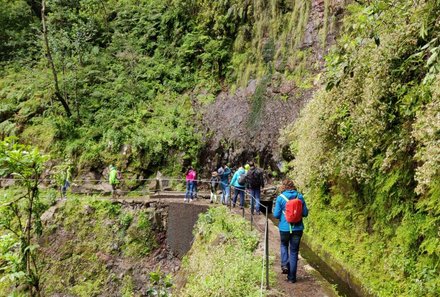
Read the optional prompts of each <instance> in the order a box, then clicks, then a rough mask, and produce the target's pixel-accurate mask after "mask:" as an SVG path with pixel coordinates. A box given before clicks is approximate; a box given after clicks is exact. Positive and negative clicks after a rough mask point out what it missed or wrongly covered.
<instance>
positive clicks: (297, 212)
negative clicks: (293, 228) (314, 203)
mask: <svg viewBox="0 0 440 297" xmlns="http://www.w3.org/2000/svg"><path fill="white" fill-rule="evenodd" d="M280 196H281V197H283V198H284V200H286V210H285V211H284V215H285V216H286V221H287V222H288V223H290V224H296V223H299V222H301V220H302V209H303V204H302V201H301V200H300V199H299V198H298V194H296V197H295V198H293V199H291V200H289V199H288V198H287V197H286V196H284V195H283V194H280Z"/></svg>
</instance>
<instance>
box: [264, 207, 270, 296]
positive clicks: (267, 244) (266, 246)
mask: <svg viewBox="0 0 440 297" xmlns="http://www.w3.org/2000/svg"><path fill="white" fill-rule="evenodd" d="M267 213H268V211H267V209H266V236H265V243H264V244H265V248H264V250H265V257H266V261H265V262H266V289H267V290H269V220H268V214H267Z"/></svg>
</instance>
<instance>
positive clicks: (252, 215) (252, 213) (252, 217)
mask: <svg viewBox="0 0 440 297" xmlns="http://www.w3.org/2000/svg"><path fill="white" fill-rule="evenodd" d="M251 199H252V196H251ZM253 224H254V211H253V209H252V200H251V231H252V225H253Z"/></svg>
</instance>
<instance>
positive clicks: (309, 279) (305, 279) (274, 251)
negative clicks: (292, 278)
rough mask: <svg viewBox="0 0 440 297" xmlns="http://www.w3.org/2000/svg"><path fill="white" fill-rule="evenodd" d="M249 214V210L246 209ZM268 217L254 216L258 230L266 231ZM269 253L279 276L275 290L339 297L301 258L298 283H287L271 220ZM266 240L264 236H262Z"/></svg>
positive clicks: (293, 293)
mask: <svg viewBox="0 0 440 297" xmlns="http://www.w3.org/2000/svg"><path fill="white" fill-rule="evenodd" d="M233 211H234V212H235V213H237V214H239V215H241V212H240V211H239V210H236V209H234V210H233ZM246 211H247V212H248V209H246ZM245 217H246V218H247V219H248V220H250V214H249V213H246V214H245ZM265 223H266V217H265V216H264V215H259V216H254V224H255V225H256V226H257V230H264V228H265ZM268 225H269V253H270V256H271V257H274V263H273V266H274V270H275V273H276V274H277V283H276V284H275V288H276V289H277V291H280V292H282V293H283V294H284V295H285V296H295V297H303V296H304V297H306V296H307V297H310V296H313V297H324V296H326V297H334V296H337V295H336V294H335V293H334V292H333V290H332V289H331V285H330V284H329V283H328V282H327V281H326V280H325V279H324V278H323V277H322V276H321V275H320V274H319V272H317V271H316V270H315V269H313V268H312V267H311V266H310V265H309V264H308V263H307V262H306V260H305V259H304V258H302V257H301V256H300V257H299V260H298V272H297V282H296V283H294V284H291V283H288V282H286V275H284V274H282V273H281V262H280V235H279V231H278V227H277V226H275V224H274V223H273V222H272V221H271V220H269V224H268ZM262 238H264V234H263V236H262ZM300 254H301V250H300Z"/></svg>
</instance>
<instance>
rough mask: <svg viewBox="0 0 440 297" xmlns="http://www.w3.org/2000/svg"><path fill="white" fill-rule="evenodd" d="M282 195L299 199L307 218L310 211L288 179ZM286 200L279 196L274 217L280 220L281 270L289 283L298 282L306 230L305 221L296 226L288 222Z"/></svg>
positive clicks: (282, 189) (285, 181)
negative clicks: (300, 257) (301, 249)
mask: <svg viewBox="0 0 440 297" xmlns="http://www.w3.org/2000/svg"><path fill="white" fill-rule="evenodd" d="M280 190H281V191H280V192H281V194H282V195H284V196H285V197H286V198H287V199H289V200H291V199H294V198H296V197H298V198H299V199H300V200H301V202H302V204H303V207H302V216H303V217H307V216H308V214H309V210H308V209H307V205H306V202H305V200H304V197H303V195H302V194H301V193H299V192H298V191H297V190H296V187H295V185H294V183H293V181H292V180H290V179H286V180H284V181H283V183H282V184H281V189H280ZM286 203H287V201H286V199H285V198H283V197H282V196H281V195H279V196H278V197H277V199H276V202H275V210H274V213H273V216H274V217H275V218H277V219H279V224H278V229H279V230H280V239H281V244H280V250H281V270H282V271H283V274H287V281H288V282H290V283H295V282H296V269H297V263H298V253H299V244H300V242H301V237H302V234H303V230H304V224H303V220H301V221H300V222H299V223H296V224H290V223H288V222H287V221H286V216H285V215H284V211H285V209H286Z"/></svg>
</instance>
